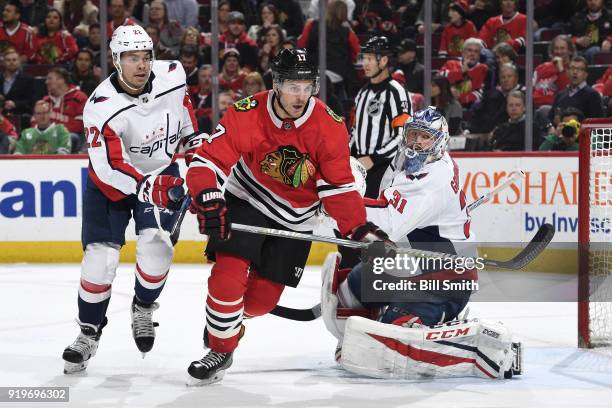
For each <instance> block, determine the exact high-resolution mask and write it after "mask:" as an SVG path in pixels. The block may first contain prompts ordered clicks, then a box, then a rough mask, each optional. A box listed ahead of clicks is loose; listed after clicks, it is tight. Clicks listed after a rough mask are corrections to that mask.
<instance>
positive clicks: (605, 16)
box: [570, 0, 612, 62]
mask: <svg viewBox="0 0 612 408" xmlns="http://www.w3.org/2000/svg"><path fill="white" fill-rule="evenodd" d="M610 24H612V19H611V18H610V13H609V12H608V10H607V9H606V8H605V7H604V2H603V0H587V2H586V7H585V8H584V10H582V11H580V12H579V13H576V15H574V16H573V17H572V18H571V20H570V27H571V28H570V30H571V33H572V36H573V38H572V40H573V41H574V42H575V43H576V49H577V51H578V54H580V55H582V56H583V57H585V58H586V59H587V60H588V61H589V62H592V61H593V57H594V56H595V55H596V54H597V53H599V52H600V51H601V46H602V43H603V42H604V40H606V39H607V38H608V36H609V35H610V34H611V31H610Z"/></svg>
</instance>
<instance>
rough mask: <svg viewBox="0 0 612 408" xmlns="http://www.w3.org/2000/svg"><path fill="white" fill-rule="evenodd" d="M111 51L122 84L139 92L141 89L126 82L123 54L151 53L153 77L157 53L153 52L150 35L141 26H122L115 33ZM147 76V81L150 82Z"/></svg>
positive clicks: (149, 70)
mask: <svg viewBox="0 0 612 408" xmlns="http://www.w3.org/2000/svg"><path fill="white" fill-rule="evenodd" d="M109 47H110V49H111V54H112V59H113V65H114V66H115V68H116V69H117V75H118V76H119V79H120V80H121V82H122V83H123V84H124V85H126V86H127V87H128V88H129V89H131V90H132V91H138V90H139V89H140V88H134V87H133V86H131V85H130V84H128V82H127V81H126V80H125V78H124V76H123V69H122V67H121V54H123V53H124V52H129V51H149V52H150V55H151V58H150V60H149V61H148V64H149V66H148V76H150V75H151V69H152V67H153V61H154V59H155V52H154V50H153V40H151V37H149V34H147V32H146V31H145V29H144V28H142V27H141V26H139V25H129V26H120V27H117V29H116V30H115V31H114V32H113V38H112V39H111V42H110V44H109ZM148 76H147V81H148V79H149V78H148Z"/></svg>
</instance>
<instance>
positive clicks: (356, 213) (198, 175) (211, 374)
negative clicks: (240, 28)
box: [186, 49, 387, 385]
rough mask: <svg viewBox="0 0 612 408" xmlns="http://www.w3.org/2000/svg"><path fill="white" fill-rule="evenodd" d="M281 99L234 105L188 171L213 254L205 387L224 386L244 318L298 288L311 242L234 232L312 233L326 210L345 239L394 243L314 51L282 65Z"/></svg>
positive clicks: (277, 67)
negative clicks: (367, 205) (353, 159)
mask: <svg viewBox="0 0 612 408" xmlns="http://www.w3.org/2000/svg"><path fill="white" fill-rule="evenodd" d="M272 73H273V90H271V91H264V92H260V93H258V94H256V95H254V96H249V97H247V98H244V99H242V100H241V101H238V102H237V103H235V104H234V106H233V108H230V109H229V110H228V111H227V113H226V114H225V115H224V116H223V119H222V120H221V122H220V123H219V125H218V126H217V128H216V129H215V131H214V133H213V134H212V135H210V137H209V138H208V140H207V142H204V143H203V144H202V146H201V147H200V148H199V149H198V151H197V153H196V155H195V156H194V158H193V161H192V163H191V165H190V168H189V171H188V172H187V178H186V179H187V186H188V187H189V191H190V194H191V195H192V197H193V203H194V204H193V207H194V210H195V212H196V214H197V217H198V222H199V226H200V232H201V233H203V234H206V235H208V236H209V242H208V247H207V254H208V256H209V257H211V258H212V259H214V260H215V261H216V264H215V265H214V266H213V269H212V272H211V276H210V278H209V279H208V297H207V300H206V330H205V334H204V336H205V339H204V340H205V345H207V346H208V347H210V349H211V350H210V352H209V353H208V354H207V355H206V356H204V357H203V358H202V359H201V360H198V361H194V362H192V363H191V365H190V366H189V369H188V372H189V374H190V375H191V377H193V378H194V379H195V381H193V382H194V383H195V385H201V384H210V383H213V382H217V381H220V380H221V378H222V377H223V375H224V372H225V370H226V369H227V368H228V367H230V365H231V364H232V354H233V351H234V349H235V348H236V347H237V345H238V340H239V339H240V337H241V336H242V334H243V332H244V329H243V325H242V320H243V318H244V317H254V316H260V315H264V314H266V313H268V312H270V311H271V310H272V309H273V308H274V307H275V306H276V303H277V302H278V299H279V297H280V295H281V293H282V291H283V289H284V287H285V286H291V287H295V286H297V284H298V282H299V280H300V278H301V275H302V272H303V268H304V265H305V263H306V258H307V257H308V252H309V249H310V242H305V241H295V240H291V239H286V238H274V237H264V236H260V235H253V234H247V233H243V232H238V231H234V232H232V231H231V223H232V222H237V223H245V224H251V225H257V226H261V227H272V228H278V229H286V230H293V231H302V232H310V231H312V230H313V228H314V224H315V217H314V215H315V212H316V210H317V208H318V207H319V205H320V204H321V202H322V203H323V204H324V205H325V208H326V210H327V212H328V213H329V214H330V215H331V216H332V217H333V218H335V219H336V221H337V223H338V227H339V230H340V232H341V233H342V235H344V236H348V237H349V238H351V239H354V240H368V241H371V240H386V239H387V234H385V233H384V232H383V231H381V230H380V229H379V228H378V227H377V226H376V225H374V224H372V223H368V222H366V214H365V209H364V206H363V201H362V199H361V196H360V195H359V193H358V192H357V191H356V187H355V185H354V177H353V175H352V171H351V168H350V165H349V145H348V133H347V130H346V127H345V125H344V123H343V121H342V119H341V118H340V117H339V116H338V115H337V114H336V113H334V112H333V111H332V110H331V109H330V108H329V107H327V106H326V105H325V104H324V103H322V102H321V101H320V100H319V99H317V98H315V97H313V95H315V94H316V93H317V92H318V85H319V74H318V69H317V67H316V66H315V64H314V63H313V62H312V61H311V59H310V57H309V55H308V54H307V52H306V51H305V50H304V49H292V50H283V51H281V53H280V54H279V55H278V56H277V57H276V59H275V60H274V61H273V66H272Z"/></svg>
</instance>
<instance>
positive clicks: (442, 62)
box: [0, 0, 612, 154]
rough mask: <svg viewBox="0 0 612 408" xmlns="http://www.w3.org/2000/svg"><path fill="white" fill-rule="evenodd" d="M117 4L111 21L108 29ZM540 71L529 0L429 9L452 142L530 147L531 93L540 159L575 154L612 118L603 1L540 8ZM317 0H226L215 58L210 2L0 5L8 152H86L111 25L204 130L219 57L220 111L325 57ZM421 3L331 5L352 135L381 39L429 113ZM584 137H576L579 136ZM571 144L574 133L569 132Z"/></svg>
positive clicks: (329, 42) (14, 1)
mask: <svg viewBox="0 0 612 408" xmlns="http://www.w3.org/2000/svg"><path fill="white" fill-rule="evenodd" d="M100 1H108V3H107V4H108V21H107V22H101V21H100V19H99V6H100ZM534 1H535V3H534V4H535V15H534V17H535V21H534V28H535V34H534V41H535V42H534V65H535V70H534V72H529V73H525V40H526V38H525V37H526V31H527V16H526V15H525V1H524V0H469V1H468V0H433V10H432V16H433V21H434V23H433V24H432V27H431V28H432V31H433V36H432V43H433V44H432V57H433V59H432V68H433V72H432V83H431V96H432V104H433V105H435V106H436V107H438V109H439V110H440V111H441V112H443V113H444V115H445V116H446V118H447V120H448V122H449V125H450V131H451V134H452V135H463V136H466V135H467V136H469V137H472V136H474V135H478V136H479V140H480V142H479V143H478V145H477V146H474V148H477V149H479V150H524V148H525V146H524V141H523V139H524V131H525V130H524V128H525V127H524V123H525V111H526V103H525V94H524V92H525V85H526V81H531V83H532V85H533V107H534V112H533V114H534V123H533V125H534V129H533V135H534V137H533V141H534V146H533V148H534V149H538V148H539V149H542V150H576V149H577V148H578V147H577V143H576V138H577V135H578V132H579V129H580V122H582V121H583V120H584V119H585V118H593V117H602V116H608V115H612V103H610V101H612V99H611V98H610V96H611V95H612V67H610V62H611V61H612V49H611V48H612V33H611V32H610V26H611V23H612V21H611V16H610V13H609V10H608V7H609V6H610V4H609V3H610V2H609V1H607V0H534ZM318 3H319V2H318V0H301V1H298V0H219V2H218V4H219V9H218V27H219V33H220V36H219V49H220V54H219V55H218V56H213V55H212V52H211V50H212V41H213V40H212V35H211V10H210V4H211V2H210V0H4V1H2V0H0V8H1V10H2V21H1V22H0V97H1V98H0V153H12V152H14V153H21V154H26V153H49V154H53V153H57V154H63V153H69V152H73V153H75V152H83V151H85V150H86V143H85V142H84V137H83V121H82V112H83V107H84V105H85V103H86V101H87V98H88V97H89V96H90V95H91V94H92V92H93V90H94V89H95V87H96V86H97V85H98V84H99V82H100V81H101V80H103V79H104V78H101V73H102V68H101V67H102V64H107V69H108V72H112V71H113V66H112V64H111V63H110V60H108V61H100V54H101V53H100V48H101V44H102V41H101V29H100V27H101V26H100V24H106V30H107V33H108V37H109V38H110V37H111V35H112V32H113V30H114V29H115V28H117V27H118V26H120V25H132V24H140V25H142V26H143V27H145V29H146V31H147V33H148V34H149V35H150V36H151V38H152V40H153V43H154V47H155V56H156V58H157V59H162V60H178V61H180V63H181V64H182V65H183V67H184V69H185V72H186V73H187V84H188V86H189V93H190V96H191V99H192V102H193V105H194V108H195V110H196V116H197V118H198V122H199V124H200V127H201V128H202V129H203V130H204V131H210V130H211V126H212V120H211V114H212V104H211V100H210V99H211V94H212V67H211V62H212V58H213V57H214V58H217V57H218V58H219V61H220V75H219V84H220V88H221V89H220V93H219V101H218V102H219V104H220V106H221V107H220V109H221V113H223V111H224V110H225V109H227V108H228V107H229V106H230V105H231V103H232V102H234V101H236V100H238V99H240V98H242V97H245V96H248V95H251V94H253V93H256V92H259V91H261V90H265V89H271V87H272V77H271V71H270V63H271V60H272V58H274V56H275V55H277V54H278V52H279V51H280V50H281V49H283V48H288V47H304V48H307V49H308V50H309V51H310V52H312V53H314V55H315V56H318V42H319V40H318V33H319V29H318V27H319V24H320V23H321V22H320V21H319V10H318ZM424 3H425V2H424V1H423V0H330V1H329V2H328V6H327V9H326V10H325V16H326V17H325V21H324V23H325V27H326V30H327V31H326V47H327V48H326V49H327V54H326V65H327V74H326V78H325V80H326V81H327V84H328V87H327V89H328V99H327V101H328V103H329V105H330V106H331V107H332V109H334V110H335V111H336V113H338V114H339V115H340V116H342V117H344V118H345V119H346V123H347V126H348V127H350V126H351V121H352V119H353V117H354V113H353V106H354V97H355V95H356V93H357V91H358V90H359V88H360V87H361V86H362V85H363V84H364V74H363V69H362V68H361V66H360V64H359V54H360V46H361V45H362V44H364V43H365V41H367V40H368V39H369V38H371V37H372V36H375V35H378V36H380V35H384V36H386V37H387V38H389V39H390V40H391V41H392V43H393V44H394V45H395V47H396V55H394V56H393V58H392V78H393V79H395V80H397V81H398V82H400V83H401V84H402V85H403V86H405V87H406V89H407V91H408V92H409V96H410V99H411V102H412V106H413V109H418V108H420V107H423V93H424V81H423V77H424V67H423V47H424V32H425V27H424V7H423V4H424ZM571 129H574V132H573V133H572V132H571ZM570 134H571V135H573V136H571V137H570V136H568V135H570Z"/></svg>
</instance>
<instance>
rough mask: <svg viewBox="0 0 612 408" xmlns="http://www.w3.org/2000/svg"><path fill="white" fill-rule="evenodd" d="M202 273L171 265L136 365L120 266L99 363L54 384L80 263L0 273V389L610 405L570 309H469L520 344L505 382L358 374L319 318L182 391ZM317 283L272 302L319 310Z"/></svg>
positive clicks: (606, 358) (263, 327) (245, 401)
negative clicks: (515, 370) (517, 370)
mask: <svg viewBox="0 0 612 408" xmlns="http://www.w3.org/2000/svg"><path fill="white" fill-rule="evenodd" d="M209 270H210V266H202V265H191V266H186V265H175V266H173V267H172V270H171V272H170V276H169V279H168V282H167V284H166V287H165V289H164V292H163V293H162V295H161V297H160V299H159V303H160V306H161V307H160V309H159V311H158V312H156V314H155V320H156V321H158V322H159V323H160V327H159V328H158V330H157V339H156V341H155V347H154V348H153V351H152V352H151V353H149V354H148V355H147V357H146V358H145V359H144V360H143V359H142V358H141V356H140V353H139V352H138V350H137V349H136V346H135V344H134V341H133V340H132V337H131V331H130V316H129V306H130V302H131V299H132V295H133V289H132V288H133V285H134V275H133V272H132V266H130V265H122V266H121V267H120V268H119V271H118V276H117V279H116V280H115V282H114V285H113V296H112V298H111V303H110V307H109V313H108V319H109V324H108V326H107V327H106V328H105V329H104V334H103V336H102V339H101V342H100V348H99V349H98V354H97V355H96V357H94V359H93V360H92V361H91V363H90V366H89V368H88V369H87V372H86V373H85V374H83V375H79V376H65V375H64V374H63V373H62V369H63V361H62V359H61V354H62V350H63V349H64V347H65V346H67V345H68V344H70V343H71V342H72V341H73V340H74V338H75V337H76V335H77V333H78V328H77V326H76V324H75V322H74V317H75V316H76V312H77V305H76V299H77V292H76V289H77V282H78V280H79V266H78V265H57V264H54V265H51V266H43V265H0V316H1V317H0V386H68V387H70V403H69V404H63V403H48V405H49V406H51V407H61V406H73V407H85V406H89V407H206V408H207V407H278V408H311V407H312V408H323V407H341V408H358V407H375V408H387V407H428V408H431V407H443V408H451V407H520V408H523V407H581V408H582V407H608V408H609V407H612V355H611V354H606V353H600V352H592V351H582V350H577V349H576V315H577V311H576V305H575V303H488V304H485V303H474V304H472V306H471V313H470V315H471V316H472V317H476V316H478V317H483V318H493V319H498V320H501V321H503V322H504V323H505V324H506V325H507V326H509V327H510V328H512V329H513V330H514V331H515V333H516V335H517V337H518V338H519V339H520V340H522V341H523V346H524V348H525V361H524V365H525V375H523V376H521V377H516V378H515V379H512V380H508V381H493V380H485V379H479V378H466V379H448V380H436V381H385V380H373V379H368V378H362V377H357V376H354V375H352V374H349V373H347V372H344V371H342V370H341V369H339V368H338V367H337V366H336V364H335V362H334V360H333V351H334V347H335V340H334V339H333V337H332V336H331V335H330V334H328V333H327V332H326V330H325V328H324V326H323V322H322V321H321V320H320V319H319V320H317V321H314V322H308V323H300V322H292V321H288V320H283V319H280V318H278V317H274V316H265V317H261V318H257V319H253V320H249V321H248V322H247V323H246V326H247V330H246V335H245V337H244V338H243V340H242V342H241V344H240V347H239V348H238V351H237V352H236V354H235V357H234V365H233V366H232V367H231V368H230V370H229V371H228V372H227V374H226V376H225V379H224V380H223V382H222V383H220V384H215V385H212V386H208V387H200V388H188V387H186V386H185V380H186V378H187V373H186V369H187V366H188V365H189V363H190V362H191V361H192V360H195V359H199V358H201V357H202V356H203V353H204V352H203V349H202V330H203V326H204V297H205V290H206V287H205V283H206V278H207V277H208V273H209ZM319 279H320V278H319V271H318V269H317V268H308V269H307V270H306V272H305V273H304V278H303V280H302V283H301V284H300V287H299V288H298V289H287V290H286V291H285V294H284V295H283V299H281V304H283V305H285V306H295V307H306V306H311V305H313V304H315V303H318V301H319V299H318V298H319V289H318V285H319ZM4 406H14V407H17V408H19V407H26V406H32V407H42V406H46V405H45V404H43V403H14V404H13V403H0V408H1V407H4Z"/></svg>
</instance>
